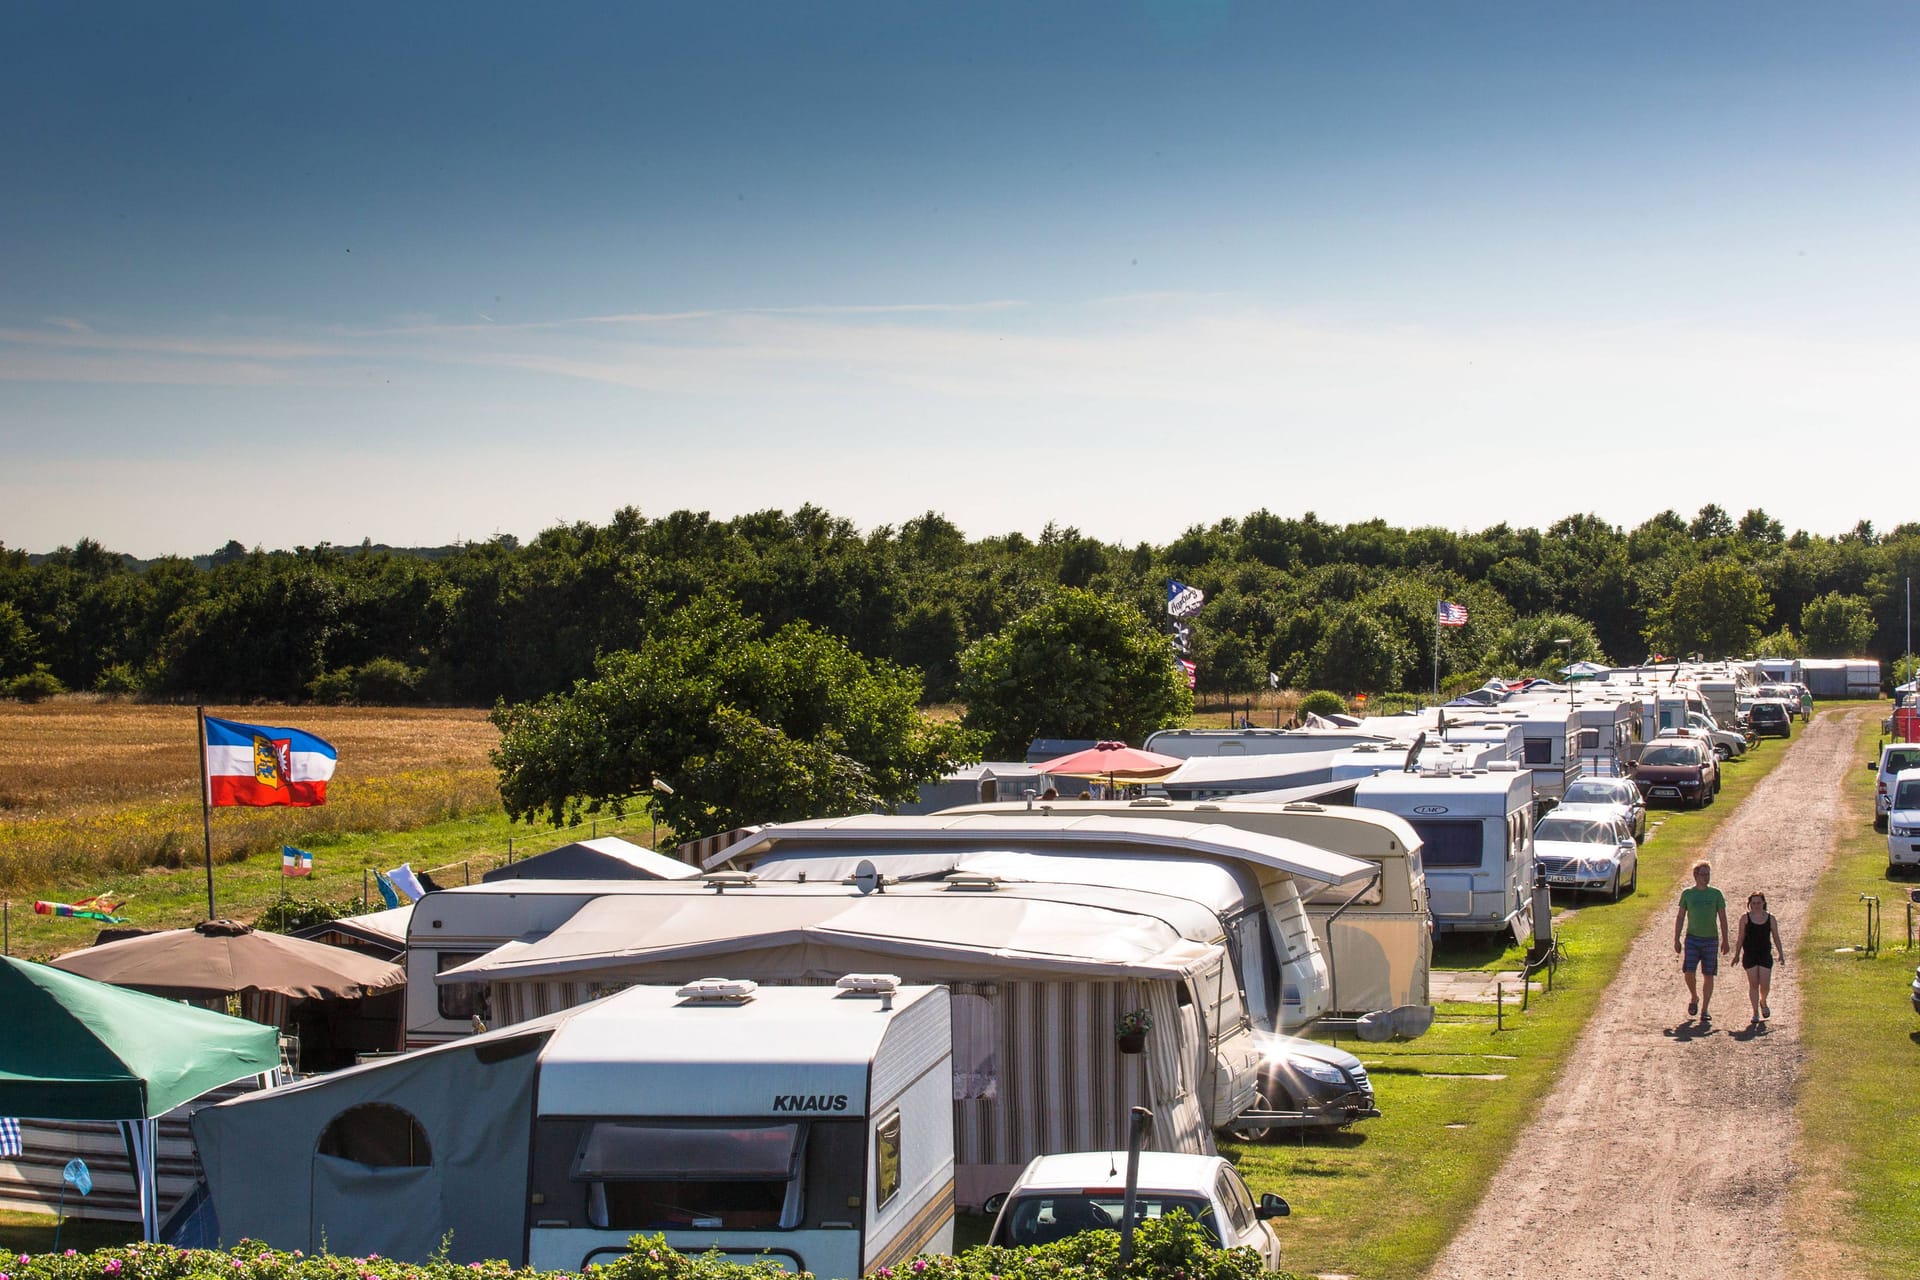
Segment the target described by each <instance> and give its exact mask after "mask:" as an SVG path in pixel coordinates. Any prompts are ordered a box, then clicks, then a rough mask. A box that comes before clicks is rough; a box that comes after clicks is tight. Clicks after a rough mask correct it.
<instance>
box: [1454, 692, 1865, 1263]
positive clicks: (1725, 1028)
mask: <svg viewBox="0 0 1920 1280" xmlns="http://www.w3.org/2000/svg"><path fill="white" fill-rule="evenodd" d="M1865 714H1868V713H1867V712H1865V711H1855V712H1846V713H1842V714H1832V715H1825V716H1819V717H1816V718H1815V720H1814V722H1813V723H1812V724H1811V725H1810V726H1808V727H1807V728H1806V729H1805V730H1804V731H1803V732H1802V734H1801V736H1800V737H1799V738H1798V739H1797V740H1796V741H1795V742H1794V743H1793V745H1792V746H1791V747H1790V748H1789V750H1788V753H1787V756H1786V758H1785V759H1784V760H1782V761H1781V762H1780V764H1779V766H1778V767H1777V768H1775V769H1774V771H1773V772H1772V774H1770V775H1769V776H1768V777H1767V778H1765V779H1764V780H1762V782H1761V783H1760V785H1759V786H1757V787H1756V788H1755V789H1754V791H1753V793H1752V794H1751V795H1750V796H1749V797H1748V798H1747V800H1746V802H1745V803H1744V804H1743V805H1741V807H1740V809H1739V811H1738V812H1737V813H1735V814H1734V815H1733V816H1732V818H1730V819H1729V820H1728V821H1727V822H1726V823H1725V824H1723V825H1722V826H1721V828H1720V830H1719V831H1718V833H1716V835H1715V837H1714V839H1713V841H1712V843H1711V845H1710V846H1709V848H1708V850H1707V852H1706V857H1707V858H1708V859H1709V860H1710V861H1711V862H1712V863H1713V865H1714V883H1715V884H1716V885H1718V886H1719V887H1720V889H1721V890H1722V891H1723V892H1725V893H1726V895H1727V900H1728V910H1729V914H1730V915H1731V914H1732V913H1734V912H1736V911H1738V910H1739V909H1740V907H1741V906H1743V905H1744V903H1745V898H1746V895H1747V893H1748V892H1749V891H1750V890H1752V889H1755V888H1761V889H1764V890H1765V891H1766V893H1767V898H1768V902H1769V904H1770V905H1771V906H1772V908H1773V910H1774V914H1775V915H1777V916H1778V917H1779V918H1780V921H1781V931H1782V934H1783V938H1782V940H1783V941H1784V942H1785V944H1786V948H1787V955H1788V957H1789V963H1788V964H1787V965H1786V966H1785V967H1783V968H1780V969H1776V970H1775V976H1774V982H1773V998H1772V1001H1771V1005H1772V1009H1773V1021H1772V1022H1771V1024H1770V1025H1769V1027H1768V1030H1767V1031H1766V1033H1765V1034H1761V1035H1754V1034H1752V1033H1750V1032H1748V1031H1747V1030H1746V1025H1747V1019H1748V1017H1749V1013H1750V1009H1749V1006H1748V1004H1747V991H1746V985H1747V984H1746V977H1745V975H1744V974H1742V973H1741V972H1740V971H1738V970H1736V969H1734V968H1733V967H1732V965H1731V964H1728V963H1726V962H1724V961H1723V962H1722V965H1721V972H1720V986H1719V989H1718V990H1717V991H1716V992H1715V993H1714V1000H1713V1011H1714V1013H1715V1015H1716V1018H1715V1021H1714V1024H1713V1027H1712V1029H1711V1030H1710V1031H1703V1030H1702V1029H1701V1028H1700V1026H1699V1024H1698V1023H1695V1022H1693V1021H1692V1020H1690V1019H1688V1018H1687V1017H1686V1016H1685V1015H1686V989H1685V987H1683V986H1682V985H1681V982H1680V974H1679V968H1680V964H1679V957H1678V956H1676V955H1674V953H1673V912H1674V907H1673V905H1670V904H1675V903H1677V902H1678V900H1679V899H1678V894H1679V890H1680V889H1681V887H1682V884H1681V883H1679V882H1676V883H1674V884H1671V885H1660V884H1653V883H1651V882H1643V883H1642V885H1641V892H1643V893H1656V894H1660V895H1661V896H1662V897H1663V899H1664V903H1665V904H1668V905H1663V906H1662V907H1661V908H1660V909H1659V910H1657V911H1656V912H1655V913H1654V915H1653V918H1652V919H1651V920H1650V921H1649V922H1648V924H1647V927H1646V929H1645V930H1643V931H1642V932H1641V934H1640V936H1639V937H1638V938H1637V939H1635V941H1634V944H1633V949H1632V951H1631V952H1629V953H1628V955H1627V958H1626V960H1625V962H1624V963H1623V964H1622V965H1621V968H1620V973H1619V976H1618V977H1616V978H1615V979H1614V982H1613V985H1612V987H1611V988H1609V990H1608V992H1607V995H1606V998H1605V999H1604V1000H1603V1001H1602V1002H1601V1004H1600V1007H1599V1009H1598V1010H1597V1011H1596V1012H1595V1014H1594V1016H1593V1020H1592V1022H1590V1023H1589V1024H1588V1025H1587V1029H1586V1030H1585V1032H1583V1033H1582V1035H1581V1037H1580V1040H1579V1042H1578V1043H1577V1045H1576V1046H1575V1048H1574V1053H1573V1060H1572V1061H1571V1062H1569V1063H1568V1064H1567V1066H1566V1068H1565V1070H1564V1072H1563V1074H1562V1076H1561V1079H1560V1083H1559V1084H1558V1085H1557V1086H1556V1088H1555V1090H1554V1093H1553V1095H1552V1096H1551V1097H1550V1098H1548V1100H1547V1102H1546V1104H1545V1106H1544V1107H1543V1109H1542V1112H1541V1115H1540V1117H1539V1119H1538V1120H1536V1121H1535V1122H1534V1124H1533V1125H1532V1126H1531V1127H1530V1128H1529V1129H1528V1131H1527V1132H1526V1134H1525V1135H1524V1136H1523V1138H1522V1139H1521V1141H1520V1143H1519V1145H1518V1147H1516V1149H1515V1150H1514V1152H1513V1154H1512V1156H1511V1157H1510V1158H1509V1159H1508V1160H1507V1163H1506V1164H1505V1166H1504V1167H1502V1169H1501V1170H1500V1172H1499V1173H1498V1174H1497V1175H1495V1177H1494V1180H1493V1183H1492V1185H1491V1186H1490V1187H1489V1188H1488V1190H1487V1194H1486V1197H1485V1199H1483V1200H1482V1201H1481V1204H1480V1207H1479V1209H1478V1210H1477V1211H1476V1212H1475V1213H1474V1215H1473V1217H1472V1218H1471V1219H1470V1220H1469V1221H1468V1222H1467V1224H1466V1225H1465V1227H1463V1228H1462V1230H1461V1232H1460V1234H1459V1236H1458V1237H1456V1238H1455V1240H1454V1242H1453V1243H1452V1245H1450V1246H1449V1247H1448V1249H1447V1251H1446V1252H1445V1253H1444V1254H1443V1255H1441V1257H1440V1260H1439V1261H1438V1262H1437V1263H1436V1264H1435V1265H1434V1268H1433V1270H1432V1271H1431V1272H1430V1273H1429V1280H1495V1278H1497V1277H1508V1276H1511V1277H1521V1276H1526V1277H1536V1276H1543V1275H1544V1276H1553V1277H1556V1280H1588V1278H1592V1280H1602V1278H1604V1280H1612V1278H1613V1277H1627V1276H1644V1277H1661V1278H1663V1280H1707V1278H1708V1277H1711V1278H1712V1280H1723V1278H1724V1277H1726V1276H1730V1275H1731V1276H1739V1277H1741V1280H1773V1278H1775V1277H1782V1276H1785V1275H1786V1273H1787V1267H1788V1261H1789V1257H1790V1247H1789V1246H1790V1242H1789V1240H1788V1236H1787V1232H1786V1230H1785V1224H1784V1216H1785V1212H1786V1208H1787V1203H1788V1193H1789V1189H1790V1185H1791V1181H1792V1177H1793V1173H1794V1164H1793V1161H1794V1148H1795V1135H1796V1126H1795V1124H1794V1119H1793V1094H1794V1083H1795V1079H1796V1077H1797V1076H1798V1073H1799V1071H1800V1066H1801V1062H1802V1060H1803V1056H1804V1055H1803V1054H1802V1052H1801V1048H1800V1022H1799V1013H1800V981H1799V966H1798V965H1797V964H1794V963H1792V957H1793V955H1794V949H1795V948H1796V947H1797V946H1798V945H1799V942H1800V933H1801V929H1802V926H1803V924H1804V922H1805V920H1806V916H1807V905H1808V903H1809V901H1810V900H1811V898H1812V895H1813V890H1814V886H1815V885H1816V883H1817V882H1818V880H1819V878H1820V873H1821V871H1822V870H1823V869H1824V868H1825V867H1826V864H1827V860H1828V858H1829V857H1830V856H1831V854H1832V851H1833V845H1834V835H1835V832H1836V830H1837V828H1836V823H1837V822H1838V821H1839V820H1840V818H1841V814H1840V785H1841V779H1842V776H1843V774H1844V772H1845V770H1846V769H1847V768H1848V766H1849V765H1852V764H1853V763H1854V758H1853V757H1854V743H1855V740H1856V736H1857V734H1858V730H1859V723H1860V720H1859V718H1860V716H1862V715H1865ZM1735 927H1736V928H1738V925H1737V924H1736V925H1735Z"/></svg>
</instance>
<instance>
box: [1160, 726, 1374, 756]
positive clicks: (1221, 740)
mask: <svg viewBox="0 0 1920 1280" xmlns="http://www.w3.org/2000/svg"><path fill="white" fill-rule="evenodd" d="M1379 736H1380V735H1379V733H1378V732H1377V731H1376V730H1373V729H1368V728H1360V729H1344V728H1342V729H1161V730H1159V731H1157V732H1155V733H1150V734H1148V735H1147V740H1146V742H1145V743H1143V744H1142V749H1143V750H1146V751H1152V752H1154V753H1155V754H1157V755H1163V756H1177V757H1179V758H1180V759H1182V760H1194V759H1198V758H1199V757H1201V756H1260V755H1282V754H1286V753H1288V752H1293V751H1339V750H1341V749H1342V748H1344V747H1350V746H1352V745H1353V744H1355V743H1356V742H1368V741H1371V740H1373V739H1375V738H1377V737H1379Z"/></svg>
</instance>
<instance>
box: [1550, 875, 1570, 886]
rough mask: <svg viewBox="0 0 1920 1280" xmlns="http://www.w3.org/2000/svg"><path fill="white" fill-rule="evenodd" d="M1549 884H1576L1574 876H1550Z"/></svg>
mask: <svg viewBox="0 0 1920 1280" xmlns="http://www.w3.org/2000/svg"><path fill="white" fill-rule="evenodd" d="M1547 883H1548V884H1572V883H1574V877H1572V876H1548V877H1547Z"/></svg>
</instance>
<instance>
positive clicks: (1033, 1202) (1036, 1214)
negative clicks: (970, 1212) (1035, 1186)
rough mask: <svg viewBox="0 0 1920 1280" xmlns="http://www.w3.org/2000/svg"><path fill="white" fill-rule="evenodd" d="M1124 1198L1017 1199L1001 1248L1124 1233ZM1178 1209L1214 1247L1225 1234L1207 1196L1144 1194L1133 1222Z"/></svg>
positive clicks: (1061, 1195) (1086, 1194) (1041, 1195)
mask: <svg viewBox="0 0 1920 1280" xmlns="http://www.w3.org/2000/svg"><path fill="white" fill-rule="evenodd" d="M1124 1200H1125V1193H1124V1192H1123V1191H1122V1190H1121V1189H1120V1188H1119V1187H1114V1188H1112V1189H1111V1190H1106V1191H1035V1192H1027V1193H1025V1194H1022V1195H1019V1196H1016V1197H1015V1198H1014V1199H1013V1201H1012V1202H1011V1203H1009V1204H1008V1205H1007V1207H1006V1211H1005V1216H1004V1217H1002V1218H1001V1221H1002V1222H1004V1223H1005V1224H1006V1230H1005V1231H1004V1232H1003V1233H1001V1234H1002V1236H1003V1238H1002V1239H1000V1240H997V1241H995V1243H996V1244H1002V1245H1025V1244H1051V1243H1052V1242H1053V1241H1055V1240H1063V1239H1065V1238H1066V1237H1068V1236H1071V1235H1078V1234H1079V1233H1080V1232H1082V1231H1101V1230H1114V1231H1118V1230H1119V1229H1120V1206H1121V1204H1122V1203H1123V1202H1124ZM1175 1209H1182V1210H1185V1211H1186V1214H1187V1216H1188V1217H1189V1218H1192V1219H1193V1220H1194V1221H1195V1222H1198V1223H1199V1224H1200V1225H1201V1226H1202V1227H1203V1228H1205V1229H1206V1232H1207V1235H1208V1236H1209V1237H1211V1238H1212V1240H1213V1242H1214V1243H1215V1244H1218V1243H1219V1241H1220V1233H1219V1232H1218V1231H1217V1230H1216V1229H1215V1225H1214V1221H1213V1206H1212V1205H1211V1204H1210V1203H1209V1202H1208V1201H1207V1199H1206V1197H1204V1196H1181V1195H1167V1194H1163V1193H1157V1192H1151V1191H1142V1192H1139V1193H1138V1194H1137V1195H1136V1196H1135V1198H1134V1209H1133V1220H1134V1221H1135V1222H1136V1223H1137V1222H1141V1221H1144V1220H1145V1219H1148V1218H1160V1217H1164V1216H1166V1215H1167V1214H1170V1213H1172V1212H1173V1211H1174V1210H1175Z"/></svg>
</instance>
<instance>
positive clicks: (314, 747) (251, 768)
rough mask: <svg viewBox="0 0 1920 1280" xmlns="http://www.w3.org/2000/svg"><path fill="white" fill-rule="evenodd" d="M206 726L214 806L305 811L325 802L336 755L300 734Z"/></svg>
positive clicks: (222, 723)
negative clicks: (277, 806) (287, 807)
mask: <svg viewBox="0 0 1920 1280" xmlns="http://www.w3.org/2000/svg"><path fill="white" fill-rule="evenodd" d="M206 721H207V798H208V799H209V800H210V801H211V802H212V803H214V804H216V805H234V804H237V805H254V806H259V805H275V804H288V805H295V806H307V805H316V804H325V803H326V802H327V779H328V778H331V777H332V776H333V766H334V764H335V763H336V762H337V761H338V760H339V758H340V756H339V753H338V752H336V751H335V750H334V749H333V744H332V743H331V742H328V741H327V740H326V739H325V738H318V737H315V736H314V735H313V734H311V733H308V732H306V731H305V730H303V729H273V728H268V727H267V726H265V725H258V724H241V723H240V722H239V721H237V720H216V719H214V718H213V717H212V716H208V717H207V718H206Z"/></svg>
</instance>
